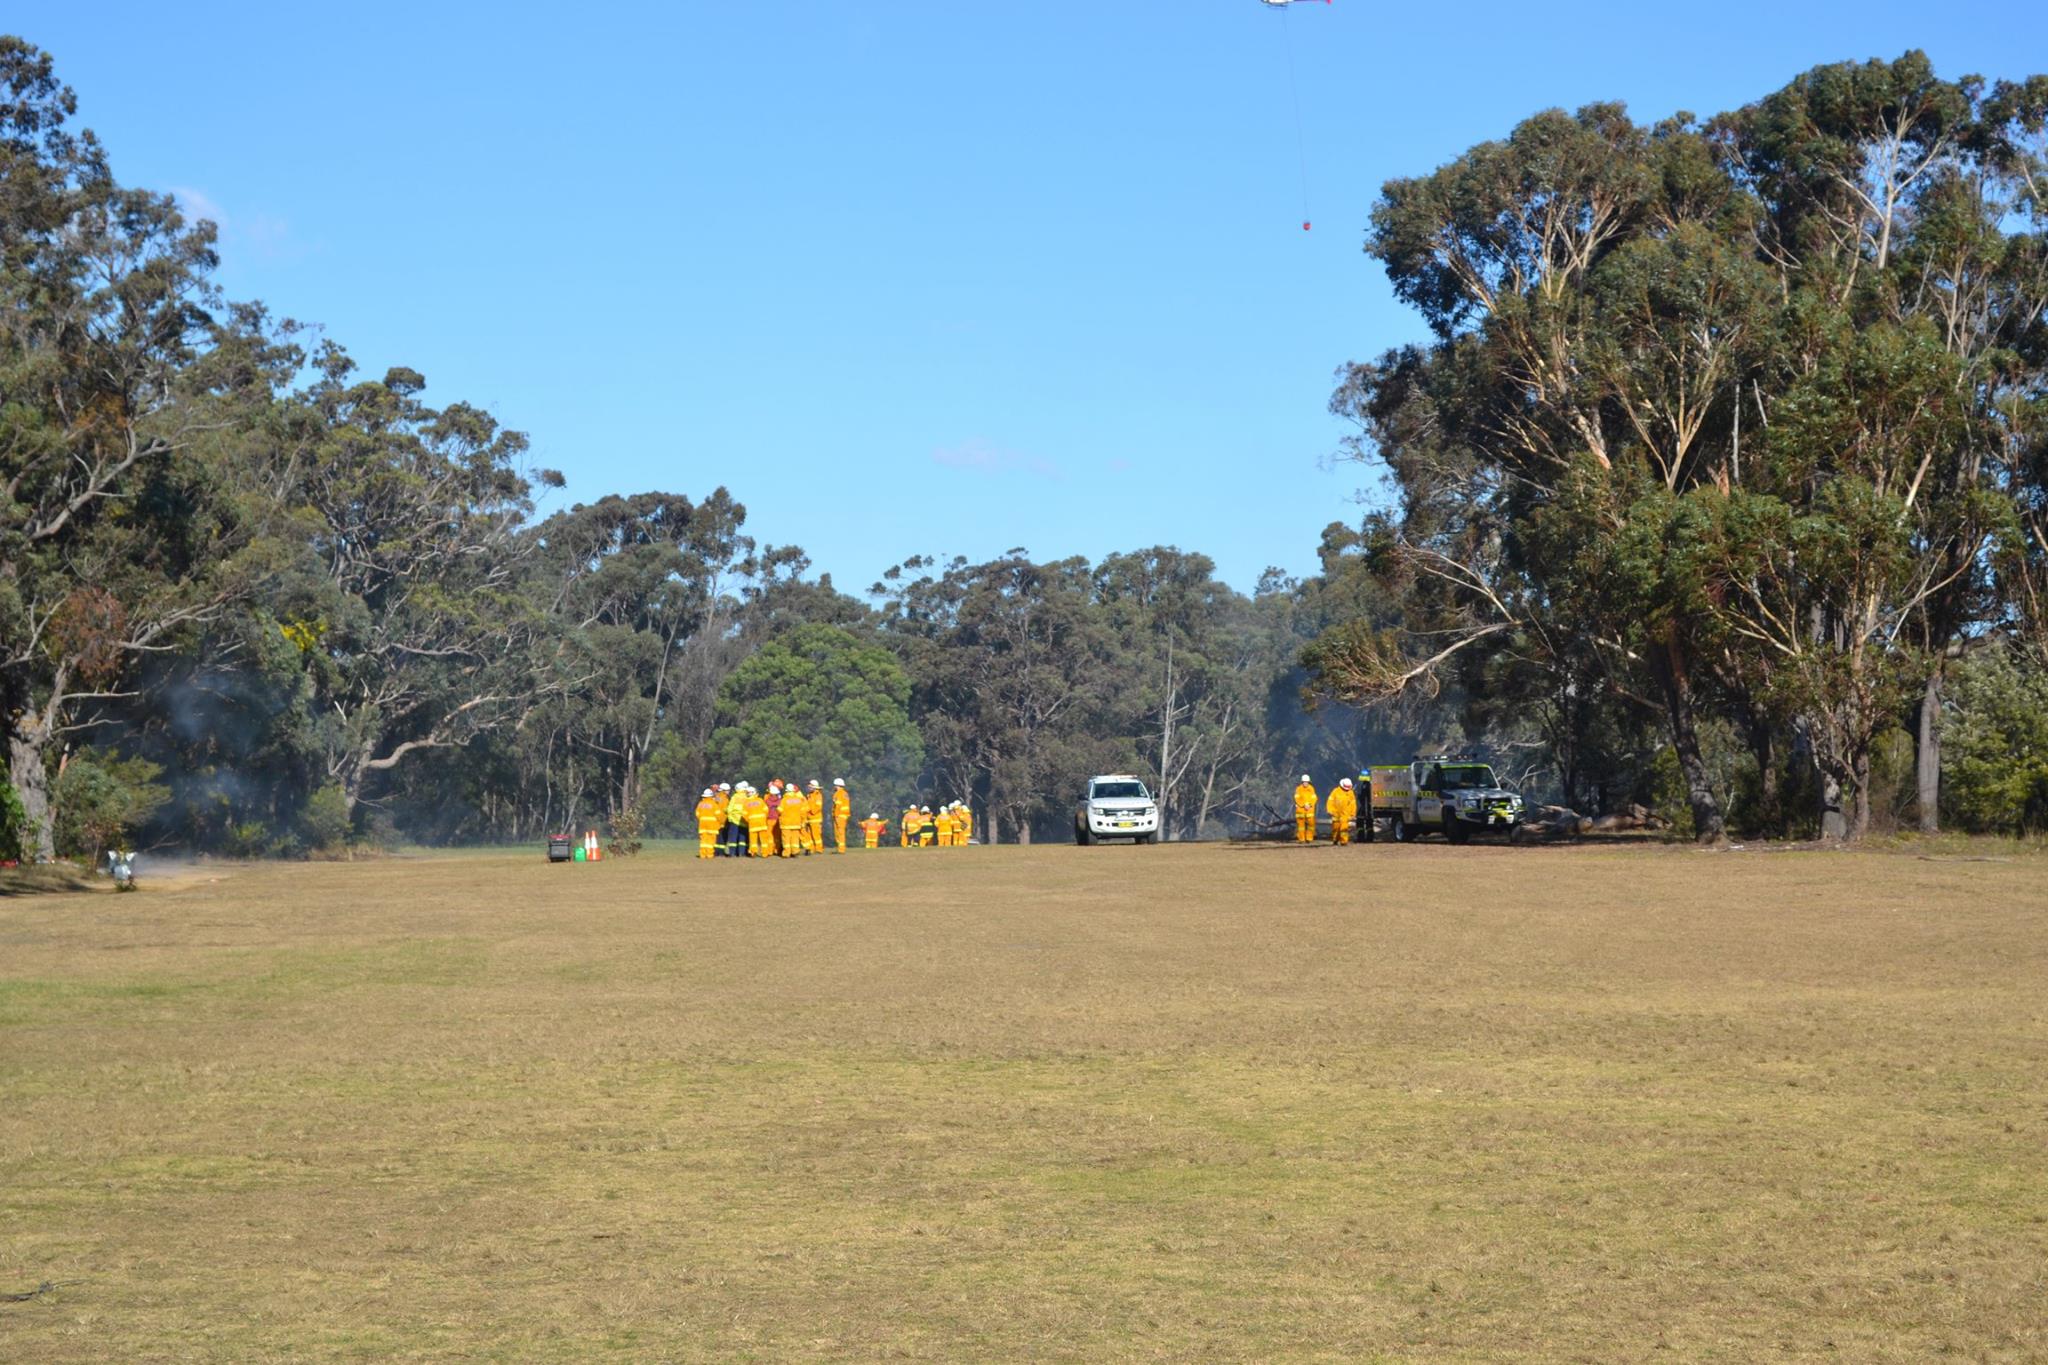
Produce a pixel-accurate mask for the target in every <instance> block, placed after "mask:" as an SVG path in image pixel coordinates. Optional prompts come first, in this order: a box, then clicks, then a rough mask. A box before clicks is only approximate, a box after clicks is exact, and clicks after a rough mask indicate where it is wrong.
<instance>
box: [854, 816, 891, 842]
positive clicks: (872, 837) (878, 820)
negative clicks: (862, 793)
mask: <svg viewBox="0 0 2048 1365" xmlns="http://www.w3.org/2000/svg"><path fill="white" fill-rule="evenodd" d="M888 831H889V822H888V821H887V820H884V819H883V818H882V812H880V811H878V810H873V811H869V812H868V818H867V819H865V820H863V821H861V822H860V832H861V837H862V838H864V839H866V840H867V845H868V847H869V848H880V847H881V846H882V836H883V835H884V834H886V833H888Z"/></svg>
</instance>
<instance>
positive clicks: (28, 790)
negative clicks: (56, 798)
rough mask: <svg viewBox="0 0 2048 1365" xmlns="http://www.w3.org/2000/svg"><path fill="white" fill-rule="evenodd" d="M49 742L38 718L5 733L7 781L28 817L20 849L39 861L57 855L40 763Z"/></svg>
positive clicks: (46, 779) (47, 787) (47, 789)
mask: <svg viewBox="0 0 2048 1365" xmlns="http://www.w3.org/2000/svg"><path fill="white" fill-rule="evenodd" d="M23 719H24V720H28V719H30V718H28V717H23ZM49 742H50V736H49V732H48V730H47V729H46V728H45V727H44V726H43V725H42V723H41V722H40V721H33V722H32V728H30V729H26V730H19V729H10V730H9V731H8V732H7V780H8V781H9V782H11V783H13V784H14V791H15V794H16V795H17V796H19V797H20V798H21V808H22V811H23V812H24V813H25V814H26V815H27V817H28V828H27V829H26V830H24V831H23V833H24V834H25V835H26V836H27V838H26V839H25V841H24V842H25V844H26V847H25V848H24V849H23V850H22V851H23V852H24V853H26V854H27V855H28V856H29V858H31V859H32V860H34V861H36V862H39V863H40V862H48V861H49V860H50V859H52V858H54V857H56V856H57V836H56V826H55V822H54V820H53V818H52V816H51V812H50V778H49V770H48V769H47V768H45V767H44V766H43V751H44V750H45V749H46V748H47V747H48V746H49Z"/></svg>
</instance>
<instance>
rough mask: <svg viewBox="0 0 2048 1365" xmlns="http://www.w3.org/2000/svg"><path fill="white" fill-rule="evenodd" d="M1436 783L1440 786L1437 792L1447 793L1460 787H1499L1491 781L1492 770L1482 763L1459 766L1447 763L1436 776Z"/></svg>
mask: <svg viewBox="0 0 2048 1365" xmlns="http://www.w3.org/2000/svg"><path fill="white" fill-rule="evenodd" d="M1437 781H1438V782H1439V783H1440V784H1441V785H1440V786H1439V787H1438V790H1439V791H1447V792H1448V791H1456V790H1458V789H1459V788H1460V787H1497V786H1499V785H1500V784H1499V783H1498V782H1495V781H1494V780H1493V769H1491V768H1489V767H1487V766H1486V765H1485V764H1484V763H1477V764H1461V765H1457V766H1453V765H1451V764H1448V763H1447V764H1445V765H1444V767H1443V770H1442V772H1441V773H1440V774H1439V775H1438V777H1437Z"/></svg>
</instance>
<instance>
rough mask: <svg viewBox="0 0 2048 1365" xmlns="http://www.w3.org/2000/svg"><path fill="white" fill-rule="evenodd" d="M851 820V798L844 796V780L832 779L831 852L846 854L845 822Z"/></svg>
mask: <svg viewBox="0 0 2048 1365" xmlns="http://www.w3.org/2000/svg"><path fill="white" fill-rule="evenodd" d="M852 818H853V798H852V797H850V796H848V795H847V794H846V779H845V778H843V777H835V778H833V779H832V851H833V852H834V853H844V852H846V822H847V821H848V820H851V819H852Z"/></svg>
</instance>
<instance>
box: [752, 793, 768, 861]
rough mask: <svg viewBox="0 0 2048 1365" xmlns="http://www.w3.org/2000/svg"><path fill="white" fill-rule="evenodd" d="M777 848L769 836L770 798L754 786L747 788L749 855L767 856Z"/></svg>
mask: <svg viewBox="0 0 2048 1365" xmlns="http://www.w3.org/2000/svg"><path fill="white" fill-rule="evenodd" d="M774 852H775V850H774V847H773V845H772V843H771V842H770V840H769V837H768V800H767V798H766V797H764V796H762V795H761V793H759V792H757V791H755V790H754V789H753V788H752V787H749V788H747V856H748V857H750V858H767V857H770V856H772V855H773V854H774Z"/></svg>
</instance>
